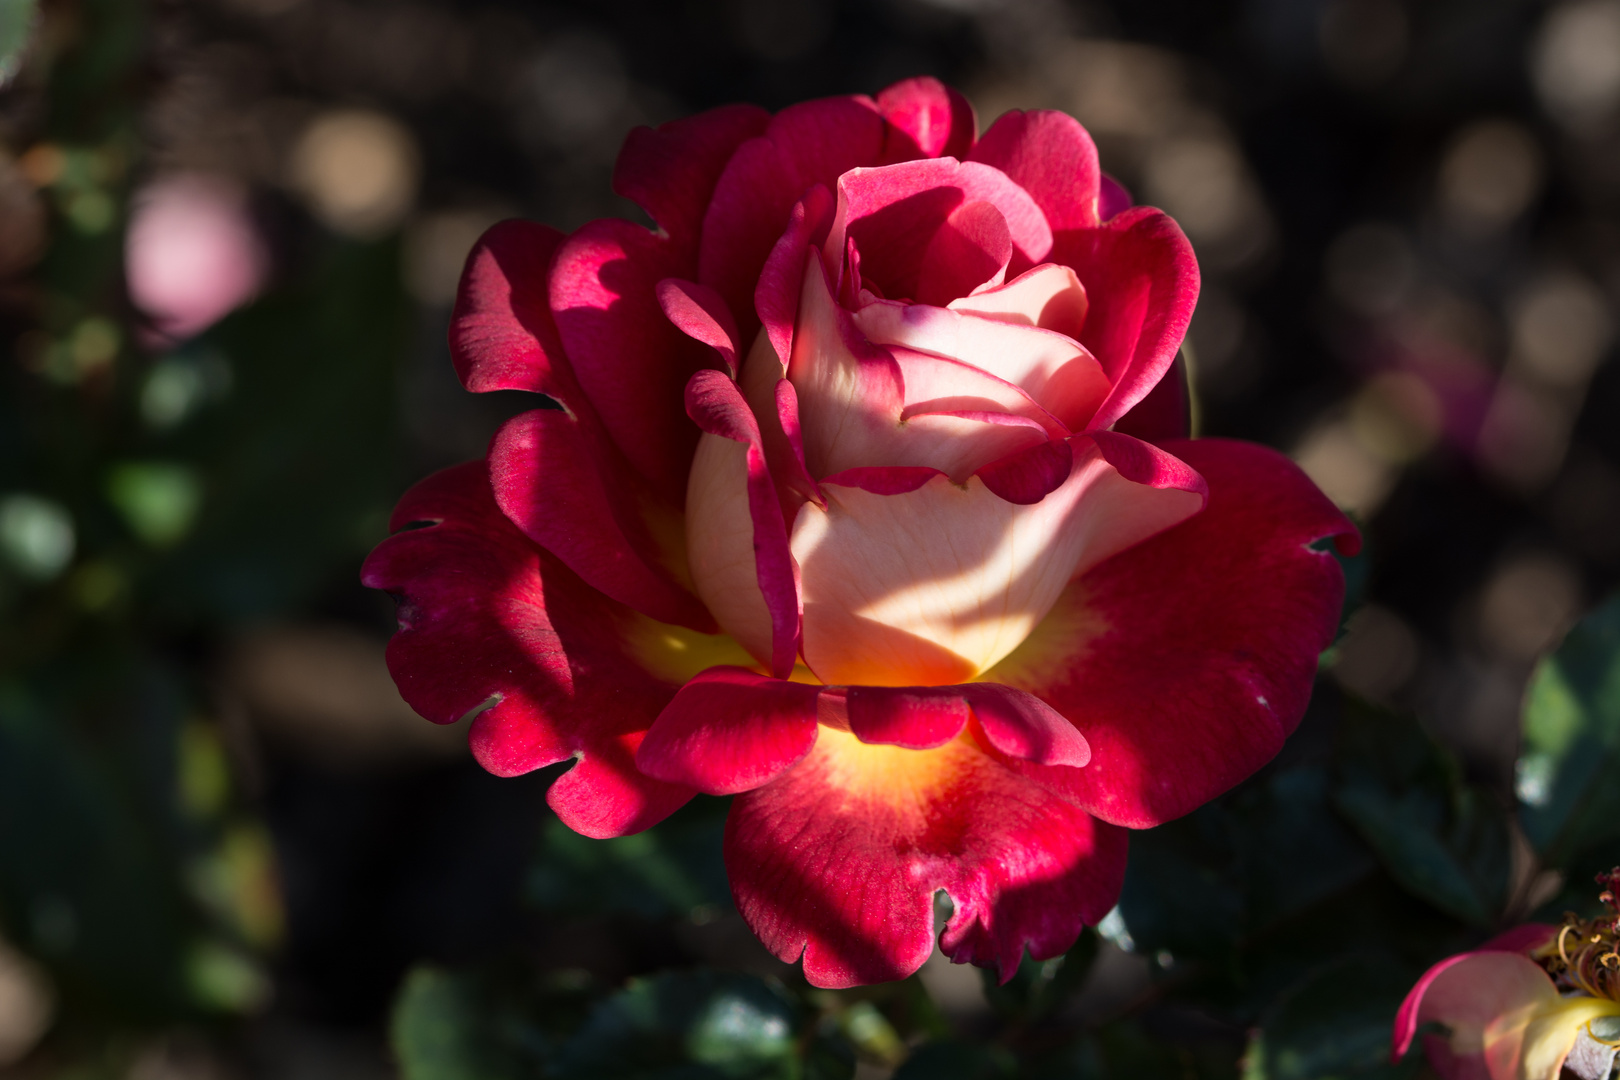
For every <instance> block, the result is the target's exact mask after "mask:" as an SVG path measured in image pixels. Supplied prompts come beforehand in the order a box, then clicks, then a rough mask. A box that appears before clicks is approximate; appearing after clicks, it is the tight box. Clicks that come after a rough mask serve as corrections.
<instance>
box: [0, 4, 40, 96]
mask: <svg viewBox="0 0 1620 1080" xmlns="http://www.w3.org/2000/svg"><path fill="white" fill-rule="evenodd" d="M38 21H39V4H38V3H37V2H36V0H0V86H4V85H5V84H6V83H8V82H10V81H11V77H12V76H13V75H15V74H17V69H18V68H19V67H21V66H22V58H23V54H24V53H25V52H26V51H27V49H28V42H29V41H30V39H32V38H33V36H34V27H35V25H36V24H37V23H38Z"/></svg>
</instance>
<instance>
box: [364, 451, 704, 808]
mask: <svg viewBox="0 0 1620 1080" xmlns="http://www.w3.org/2000/svg"><path fill="white" fill-rule="evenodd" d="M420 522H427V523H429V524H428V525H427V526H426V527H424V528H414V529H406V527H407V526H410V525H413V524H416V523H420ZM391 524H392V527H393V528H395V529H405V530H406V531H403V532H396V533H395V534H394V535H393V536H391V537H389V538H388V539H387V540H384V541H383V542H382V543H381V544H379V545H378V546H377V549H376V550H375V551H373V552H372V553H371V555H370V557H368V558H367V559H366V563H365V567H364V568H363V569H362V571H361V580H362V581H364V582H365V584H366V585H367V586H369V587H371V588H374V589H384V590H386V591H388V592H390V593H394V594H395V595H396V596H398V597H399V600H400V604H399V632H398V633H396V634H395V635H394V639H393V640H392V641H391V642H389V645H388V668H389V671H391V672H392V673H393V676H394V681H395V682H397V683H398V684H399V690H400V693H401V694H402V695H404V697H405V700H406V701H408V702H410V704H411V707H412V708H414V709H415V710H416V711H417V712H419V713H421V714H422V715H423V716H425V717H427V718H428V719H430V720H433V721H434V722H436V723H441V724H448V723H454V722H455V721H457V720H459V719H461V718H462V717H464V716H466V715H467V714H468V713H472V712H478V710H480V709H482V710H483V711H481V712H478V715H477V718H476V719H475V720H474V721H473V723H472V729H471V732H470V735H469V741H470V743H471V745H472V750H473V753H474V755H475V756H476V757H477V758H478V760H479V762H480V763H481V764H482V765H483V766H484V767H485V768H486V769H488V770H489V771H491V772H493V773H495V774H496V775H498V776H515V775H518V774H519V773H525V772H528V771H530V770H532V769H538V768H540V767H542V766H545V765H550V764H553V763H555V762H558V761H564V760H567V759H568V758H570V757H575V758H578V759H579V760H578V763H577V764H576V765H575V766H574V768H573V769H571V770H570V771H568V772H566V773H564V774H563V776H562V778H561V779H559V780H558V781H557V782H556V783H555V784H554V785H552V789H551V793H550V795H549V796H548V801H550V803H551V805H552V806H553V808H554V809H556V811H557V813H558V814H559V815H560V816H561V817H562V819H563V821H564V822H565V823H566V824H568V825H569V827H571V828H573V829H576V830H578V831H580V832H583V833H585V834H586V835H588V836H617V835H622V834H624V833H629V832H636V831H638V830H641V829H645V828H647V827H648V826H650V825H654V824H656V823H657V822H658V821H660V820H662V819H663V818H664V817H666V816H668V815H669V814H670V813H671V812H673V811H674V810H675V809H676V808H677V807H679V806H680V805H681V804H682V803H684V802H685V801H686V800H687V799H688V798H690V797H691V791H690V789H688V788H684V787H679V786H676V785H671V784H665V783H662V782H660V781H657V780H652V779H649V778H648V777H645V776H642V775H640V774H639V773H637V772H636V771H635V770H634V769H633V768H626V767H625V766H626V765H627V764H628V750H627V747H629V748H633V745H634V743H635V742H636V741H637V739H638V738H639V733H640V732H642V731H645V730H646V729H647V727H648V726H649V725H651V723H652V721H653V718H654V717H656V716H657V715H658V713H659V711H660V710H661V709H663V707H664V706H665V704H667V703H668V701H669V700H670V697H671V695H672V694H673V689H674V688H673V687H671V686H669V685H668V684H666V683H664V682H661V681H659V680H657V679H655V678H654V677H653V676H651V675H649V674H648V673H647V672H646V671H645V670H643V669H642V668H641V667H640V666H638V665H637V664H635V663H634V662H632V661H631V660H630V659H629V658H628V656H627V654H626V650H625V642H624V640H623V639H622V637H621V630H620V628H621V626H622V625H623V624H624V622H625V621H626V620H627V619H629V618H631V617H632V614H631V612H630V611H629V610H628V609H626V608H624V607H622V606H620V605H619V604H616V603H614V602H613V601H612V600H609V599H608V598H607V597H605V596H603V595H602V594H601V593H599V592H597V591H596V590H594V589H592V588H591V587H590V586H589V585H587V584H585V583H584V582H583V581H581V580H580V579H579V578H578V577H576V576H575V575H574V574H572V573H571V572H569V570H568V569H567V567H565V566H563V565H562V563H561V562H559V561H558V560H557V559H556V558H555V557H554V556H552V555H550V554H549V553H547V552H545V551H543V550H541V549H539V548H537V547H535V546H534V545H533V544H532V543H530V542H529V540H527V539H526V538H525V537H524V536H523V535H522V534H521V533H519V532H518V531H517V529H516V528H514V527H513V525H512V524H511V522H509V521H508V520H507V519H506V518H505V517H504V516H502V514H501V512H500V510H499V509H497V508H496V506H495V500H494V499H493V497H492V496H491V492H490V485H489V478H488V474H487V472H486V470H485V466H484V463H483V462H470V463H468V464H466V465H458V466H456V467H455V468H452V469H446V470H445V471H443V472H440V473H435V474H434V475H432V476H430V477H428V478H427V479H426V480H423V481H422V482H421V483H419V484H417V485H416V486H415V487H413V488H411V490H410V491H408V492H406V493H405V496H404V498H402V499H401V500H400V503H399V506H398V507H397V508H396V509H395V511H394V516H393V520H392V523H391Z"/></svg>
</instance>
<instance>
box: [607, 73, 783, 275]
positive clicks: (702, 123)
mask: <svg viewBox="0 0 1620 1080" xmlns="http://www.w3.org/2000/svg"><path fill="white" fill-rule="evenodd" d="M770 118H771V116H770V113H767V112H766V111H765V110H764V109H761V108H759V107H757V106H754V105H724V106H722V107H720V108H718V109H710V110H709V111H708V112H703V113H698V114H697V115H696V116H688V117H684V118H682V119H680V120H671V121H670V122H669V123H667V124H660V125H659V126H658V127H656V128H650V127H638V128H636V129H635V130H634V131H632V132H631V133H630V134H629V135H628V136H626V137H625V140H624V146H623V148H622V149H620V150H619V160H618V161H617V162H615V163H614V166H613V190H614V191H616V192H618V193H619V194H620V195H623V196H624V197H625V198H627V199H630V200H632V201H633V202H635V203H636V204H637V205H638V206H640V207H641V208H642V209H643V210H645V211H647V213H648V215H649V216H651V217H652V219H653V220H654V221H656V222H658V224H659V226H660V227H662V228H663V230H664V231H665V232H666V233H668V234H669V237H670V239H671V240H673V241H674V242H675V245H676V247H677V248H679V249H680V250H681V251H683V252H688V253H690V254H693V255H695V254H696V249H697V241H698V233H699V230H700V229H701V228H702V226H703V215H704V213H705V212H706V211H707V210H708V209H709V200H710V199H711V198H712V197H713V196H714V186H715V183H716V182H717V181H718V180H719V179H720V173H721V171H722V170H723V169H724V168H725V167H726V162H728V161H730V160H731V155H732V154H733V153H735V152H736V150H737V147H738V146H740V145H742V143H743V142H744V141H745V140H748V139H751V138H753V137H754V136H756V135H758V134H759V133H760V132H761V131H764V130H765V125H766V124H767V123H769V122H770Z"/></svg>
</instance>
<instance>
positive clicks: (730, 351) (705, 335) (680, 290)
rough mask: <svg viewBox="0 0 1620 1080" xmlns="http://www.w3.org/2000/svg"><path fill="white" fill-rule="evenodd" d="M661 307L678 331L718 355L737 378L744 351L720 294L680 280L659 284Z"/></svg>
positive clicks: (659, 302)
mask: <svg viewBox="0 0 1620 1080" xmlns="http://www.w3.org/2000/svg"><path fill="white" fill-rule="evenodd" d="M657 292H658V306H659V307H661V308H663V309H664V315H665V316H666V317H667V318H668V319H669V321H670V322H672V323H674V324H675V328H676V329H677V330H679V331H680V332H681V333H683V334H685V335H686V336H687V337H689V338H691V339H692V340H693V341H701V342H702V343H703V344H705V345H707V346H708V347H709V348H711V349H713V350H714V351H715V352H716V353H719V354H720V360H721V362H722V363H724V364H725V366H726V370H727V371H729V372H730V373H731V377H732V378H733V379H735V378H736V377H737V373H738V369H739V366H740V360H741V353H742V347H741V346H740V345H739V344H738V343H737V321H736V320H735V319H733V318H732V317H731V312H730V311H729V310H727V308H726V302H725V301H724V300H722V299H721V298H720V294H719V293H717V292H715V291H714V290H713V289H711V288H709V287H708V286H707V285H699V284H698V283H697V282H695V281H682V280H681V279H680V278H665V279H664V280H663V281H660V282H659V283H658V290H657Z"/></svg>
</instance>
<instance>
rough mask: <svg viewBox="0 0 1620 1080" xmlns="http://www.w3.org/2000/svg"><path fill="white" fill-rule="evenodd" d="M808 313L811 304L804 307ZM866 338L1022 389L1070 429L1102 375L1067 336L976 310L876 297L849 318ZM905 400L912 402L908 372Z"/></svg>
mask: <svg viewBox="0 0 1620 1080" xmlns="http://www.w3.org/2000/svg"><path fill="white" fill-rule="evenodd" d="M811 310H814V309H811ZM851 318H852V321H853V322H854V324H855V326H856V327H857V328H859V329H860V331H861V332H862V333H863V334H865V335H866V337H867V339H868V340H870V341H872V342H874V343H876V344H881V345H901V346H905V347H906V348H909V349H915V350H918V351H920V352H926V353H932V354H934V355H936V356H944V357H951V358H953V359H955V360H958V361H961V362H963V363H965V364H970V365H972V366H973V367H976V368H978V369H979V370H981V371H984V372H986V373H988V374H990V375H994V376H995V377H997V378H998V379H1003V380H1005V381H1007V382H1009V383H1011V384H1012V385H1014V386H1017V387H1018V388H1019V389H1021V390H1023V391H1024V392H1025V393H1026V394H1028V395H1029V396H1030V397H1031V398H1032V399H1034V400H1035V401H1036V402H1038V403H1039V404H1040V405H1041V406H1042V407H1043V408H1044V409H1045V410H1046V411H1048V412H1050V413H1051V414H1052V415H1053V416H1055V417H1056V418H1057V419H1058V420H1059V421H1061V422H1062V423H1063V424H1064V425H1065V426H1066V427H1067V428H1068V429H1069V430H1071V431H1083V430H1085V429H1086V428H1087V427H1088V426H1091V423H1092V417H1093V416H1094V415H1095V414H1096V411H1097V408H1098V406H1100V405H1101V404H1102V402H1103V400H1104V399H1105V398H1106V397H1107V396H1108V394H1109V393H1110V387H1109V383H1108V379H1107V376H1105V375H1104V374H1103V371H1102V368H1101V366H1100V365H1099V364H1098V363H1097V361H1096V360H1095V359H1093V358H1092V356H1091V355H1090V354H1089V353H1088V352H1087V351H1086V350H1085V349H1084V348H1082V347H1081V346H1080V345H1079V344H1078V343H1077V342H1075V341H1074V340H1073V339H1071V338H1068V337H1065V336H1063V335H1062V334H1058V333H1054V332H1052V331H1050V330H1043V329H1039V328H1038V327H1033V326H1020V325H1018V324H1017V323H1013V322H1008V321H1003V320H1001V319H997V318H991V317H986V316H981V315H978V314H974V313H970V312H963V311H957V310H951V309H947V308H941V307H931V306H928V305H924V304H897V303H893V302H888V301H879V302H877V303H874V304H868V305H867V306H866V307H864V308H862V309H861V310H860V311H858V312H856V313H855V314H854V315H853V316H851ZM906 397H907V401H908V402H909V401H912V400H916V395H914V394H913V392H912V391H911V387H910V383H909V376H908V382H907V387H906Z"/></svg>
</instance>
